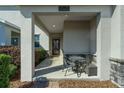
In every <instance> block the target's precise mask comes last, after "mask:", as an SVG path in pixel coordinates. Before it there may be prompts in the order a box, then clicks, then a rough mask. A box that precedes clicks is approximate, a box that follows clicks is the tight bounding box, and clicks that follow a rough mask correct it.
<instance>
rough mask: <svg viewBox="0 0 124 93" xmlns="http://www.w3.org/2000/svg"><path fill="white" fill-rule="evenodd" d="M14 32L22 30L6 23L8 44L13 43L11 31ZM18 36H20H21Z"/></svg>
mask: <svg viewBox="0 0 124 93" xmlns="http://www.w3.org/2000/svg"><path fill="white" fill-rule="evenodd" d="M12 32H16V33H19V34H20V30H19V29H15V28H13V27H11V26H8V25H5V33H6V36H7V37H6V45H11V38H12V35H11V33H12ZM17 37H18V36H17ZM18 38H20V36H19V37H18Z"/></svg>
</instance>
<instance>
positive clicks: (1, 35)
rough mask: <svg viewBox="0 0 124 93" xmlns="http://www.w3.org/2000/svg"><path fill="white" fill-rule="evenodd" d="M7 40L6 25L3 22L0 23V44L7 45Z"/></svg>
mask: <svg viewBox="0 0 124 93" xmlns="http://www.w3.org/2000/svg"><path fill="white" fill-rule="evenodd" d="M5 42H6V33H5V26H4V24H3V23H0V45H5Z"/></svg>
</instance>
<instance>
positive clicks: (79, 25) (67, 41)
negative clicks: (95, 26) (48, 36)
mask: <svg viewBox="0 0 124 93" xmlns="http://www.w3.org/2000/svg"><path fill="white" fill-rule="evenodd" d="M63 46H64V47H63V49H64V52H65V53H72V54H73V53H74V54H75V53H78V54H83V53H89V52H90V23H89V22H88V21H67V22H65V24H64V35H63Z"/></svg>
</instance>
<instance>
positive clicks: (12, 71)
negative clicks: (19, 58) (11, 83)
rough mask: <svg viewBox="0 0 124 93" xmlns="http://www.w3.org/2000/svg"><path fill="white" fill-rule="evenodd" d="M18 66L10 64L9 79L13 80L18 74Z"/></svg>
mask: <svg viewBox="0 0 124 93" xmlns="http://www.w3.org/2000/svg"><path fill="white" fill-rule="evenodd" d="M16 71H17V66H16V65H14V64H9V78H10V79H11V78H13V77H14V76H15V74H16Z"/></svg>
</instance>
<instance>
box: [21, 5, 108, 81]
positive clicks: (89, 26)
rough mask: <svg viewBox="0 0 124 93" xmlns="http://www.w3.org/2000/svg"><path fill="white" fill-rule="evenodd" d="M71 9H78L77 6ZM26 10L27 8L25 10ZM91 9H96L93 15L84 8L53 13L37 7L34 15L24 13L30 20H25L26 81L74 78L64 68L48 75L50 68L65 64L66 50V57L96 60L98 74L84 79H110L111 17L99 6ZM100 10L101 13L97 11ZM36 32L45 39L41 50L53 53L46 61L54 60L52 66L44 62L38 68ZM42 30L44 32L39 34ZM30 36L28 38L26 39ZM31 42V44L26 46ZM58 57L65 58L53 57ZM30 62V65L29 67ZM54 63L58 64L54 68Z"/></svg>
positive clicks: (23, 51)
mask: <svg viewBox="0 0 124 93" xmlns="http://www.w3.org/2000/svg"><path fill="white" fill-rule="evenodd" d="M71 7H73V9H74V7H75V6H71ZM87 7H88V8H87ZM25 8H26V7H24V9H25ZM86 8H87V11H88V9H89V6H86ZM90 8H92V9H93V10H90V11H89V12H86V11H85V10H83V7H82V8H81V9H82V10H76V12H74V11H73V9H72V10H71V12H70V13H68V12H50V11H49V12H48V11H47V12H42V10H41V11H40V10H38V11H35V9H34V8H33V10H32V12H31V15H25V12H24V11H22V13H23V14H24V15H25V16H24V17H26V19H27V20H25V21H24V20H23V21H24V22H23V23H24V24H23V26H22V33H21V34H22V35H21V36H22V38H21V39H22V40H21V43H22V44H21V46H22V47H21V54H22V57H21V61H22V63H21V66H22V68H21V79H22V81H27V80H28V81H31V80H33V77H34V79H36V78H38V77H45V78H54V79H55V78H59V79H62V78H63V77H64V78H70V77H71V76H70V77H69V76H66V77H65V76H64V74H63V72H62V69H61V70H59V69H60V68H61V67H60V68H59V67H58V68H57V70H58V71H55V72H53V73H52V72H51V73H48V74H47V72H49V71H51V69H50V70H49V68H53V67H56V66H59V65H60V66H61V65H62V64H63V63H62V62H63V52H62V50H63V51H64V55H80V54H85V55H87V54H90V55H92V56H93V58H94V59H95V65H96V66H97V75H96V76H95V77H94V76H93V77H89V76H88V75H87V74H84V73H82V76H81V78H80V79H85V78H91V79H93V78H97V79H99V80H109V78H110V75H109V74H110V72H109V70H110V63H109V60H108V59H109V48H110V46H109V44H110V32H109V30H110V18H109V17H110V15H109V14H106V13H104V12H102V11H101V12H100V10H99V9H97V7H93V6H91V7H90ZM96 9H97V11H95V10H96ZM77 11H78V12H77ZM32 13H33V14H32ZM26 24H27V25H29V26H30V27H29V28H30V29H28V28H27V27H26V26H25V25H26ZM25 30H28V31H27V34H26V33H25V32H24V31H25ZM35 31H38V32H37V34H41V38H43V39H42V40H41V47H42V48H44V49H45V50H47V51H48V54H49V58H48V59H46V60H44V61H46V62H48V63H49V61H52V65H51V66H47V67H44V64H43V63H42V64H41V65H39V66H38V67H36V68H34V40H33V35H34V32H35ZM39 31H41V32H40V33H39ZM29 33H30V34H29ZM28 35H29V36H28ZM27 36H28V39H27V40H26V38H27ZM25 40H26V41H25ZM28 40H29V44H28V45H24V44H26V42H27V41H28ZM57 42H59V43H58V44H59V45H56V44H54V43H57ZM29 47H30V48H29ZM27 50H28V51H29V52H28V53H26V52H25V51H27ZM23 54H24V55H23ZM54 55H57V56H59V57H61V58H60V59H59V60H58V58H59V57H58V58H56V57H53V56H54ZM27 56H28V57H27ZM51 57H52V59H51ZM55 60H57V61H55ZM26 61H27V63H26V64H25V62H26ZM54 63H55V64H56V65H54ZM27 68H28V69H29V70H28V72H29V73H27V72H25V70H26V69H27ZM104 68H106V69H104ZM48 70H49V71H48ZM60 72H61V73H60ZM104 72H105V73H104ZM26 73H27V74H26ZM71 78H77V75H76V74H73V77H71Z"/></svg>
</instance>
